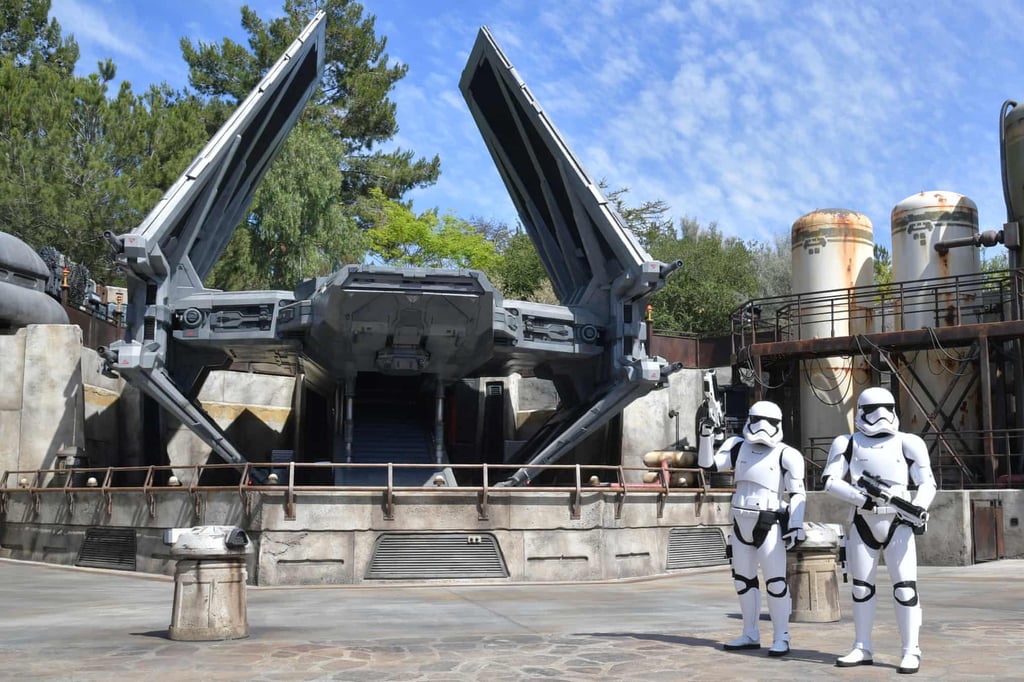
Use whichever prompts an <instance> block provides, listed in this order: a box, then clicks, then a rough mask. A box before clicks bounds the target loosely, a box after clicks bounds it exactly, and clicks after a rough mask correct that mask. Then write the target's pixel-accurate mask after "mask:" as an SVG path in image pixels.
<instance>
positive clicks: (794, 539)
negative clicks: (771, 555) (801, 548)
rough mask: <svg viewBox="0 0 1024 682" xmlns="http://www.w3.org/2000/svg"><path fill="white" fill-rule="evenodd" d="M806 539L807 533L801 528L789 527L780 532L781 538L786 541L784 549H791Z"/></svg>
mask: <svg viewBox="0 0 1024 682" xmlns="http://www.w3.org/2000/svg"><path fill="white" fill-rule="evenodd" d="M806 539H807V533H805V532H804V529H803V528H802V527H801V528H790V529H789V530H787V531H786V532H785V533H783V534H782V540H783V541H784V542H785V543H786V549H787V550H790V549H793V548H794V547H795V546H797V545H798V544H800V543H801V542H803V541H804V540H806Z"/></svg>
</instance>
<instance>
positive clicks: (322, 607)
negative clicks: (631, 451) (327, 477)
mask: <svg viewBox="0 0 1024 682" xmlns="http://www.w3.org/2000/svg"><path fill="white" fill-rule="evenodd" d="M880 572H881V573H884V572H885V569H884V568H882V569H881V571H880ZM1022 572H1024V560H1004V561H999V562H992V563H986V564H978V565H974V566H967V567H924V568H922V569H921V571H920V581H919V584H920V589H921V596H922V603H923V606H924V627H923V629H922V633H921V643H922V647H923V649H924V663H923V666H922V669H921V672H920V674H918V675H917V677H916V678H913V679H935V680H938V679H941V680H969V679H1011V678H1019V675H1020V671H1021V670H1024V608H1022V604H1024V581H1022V580H1021V579H1020V576H1021V574H1022ZM878 592H879V594H880V595H886V596H888V595H890V594H891V589H890V583H889V580H888V577H886V576H880V577H879V589H878ZM172 593H173V584H172V582H171V580H170V579H169V578H165V577H162V576H156V577H155V576H144V575H140V574H131V573H123V572H116V571H97V570H88V569H73V568H65V567H56V566H52V565H49V564H37V563H30V562H17V561H11V560H0V609H2V617H0V671H2V672H0V677H3V678H6V679H12V678H15V679H17V678H32V679H76V680H99V679H111V678H119V679H145V678H147V677H151V678H153V679H157V678H158V679H161V680H176V679H182V680H185V679H188V680H200V679H201V680H292V679H294V680H314V679H315V680H319V679H339V680H477V679H486V680H526V679H545V680H584V679H587V680H590V679H608V680H681V679H693V680H755V679H757V680H765V679H788V680H792V679H801V680H803V679H848V680H851V681H852V680H858V681H859V680H875V679H892V678H894V677H895V676H896V671H895V668H896V664H897V663H898V659H899V643H898V635H897V633H896V625H895V620H894V616H893V610H892V608H890V607H889V605H888V604H887V603H885V602H884V601H883V602H882V603H881V604H880V605H879V610H878V619H877V621H876V624H875V641H876V652H875V661H876V664H875V665H874V666H871V667H860V668H849V669H840V668H835V667H834V666H833V661H834V659H835V657H836V656H837V655H841V654H844V653H846V651H847V649H848V647H849V645H850V643H851V641H852V639H853V624H852V619H851V616H850V613H851V611H850V603H851V602H850V594H849V586H848V585H841V594H840V603H841V606H842V609H843V616H842V620H841V621H840V622H837V623H825V624H817V623H794V624H792V625H791V627H790V631H791V633H792V635H793V651H792V653H791V654H790V655H789V656H787V657H785V658H781V659H775V658H768V657H767V656H766V655H765V651H766V650H765V649H762V650H761V651H760V652H741V653H726V652H724V651H722V650H721V642H722V641H724V640H726V639H729V638H732V637H734V636H736V635H737V634H738V632H739V629H740V622H739V613H738V608H737V603H736V598H735V594H734V593H733V590H732V581H731V579H730V578H729V573H728V571H727V569H725V568H716V569H691V570H689V571H685V572H682V573H678V574H676V575H672V576H669V577H663V578H658V579H653V580H645V581H636V582H610V583H609V582H605V583H587V584H582V583H575V584H545V585H500V586H483V585H476V586H455V585H444V586H430V587H396V588H387V587H380V586H373V587H368V586H346V587H324V588H315V587H302V588H287V587H281V588H259V587H250V588H249V590H248V606H249V624H250V632H251V634H250V637H249V638H248V639H245V640H235V641H225V642H207V643H190V642H173V641H171V640H169V639H168V638H167V626H168V624H169V622H170V616H171V598H172ZM765 617H766V616H765ZM762 626H763V629H762V636H763V637H765V638H766V639H767V637H768V633H769V632H770V624H769V623H768V622H767V620H765V621H764V622H763V624H762Z"/></svg>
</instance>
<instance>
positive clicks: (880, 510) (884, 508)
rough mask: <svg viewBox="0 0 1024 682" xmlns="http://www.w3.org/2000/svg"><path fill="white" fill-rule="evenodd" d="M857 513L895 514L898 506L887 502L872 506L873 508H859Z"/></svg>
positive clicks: (863, 514) (862, 514) (864, 514)
mask: <svg viewBox="0 0 1024 682" xmlns="http://www.w3.org/2000/svg"><path fill="white" fill-rule="evenodd" d="M857 513H858V514H860V515H861V516H867V515H868V514H895V513H896V507H891V506H889V505H887V504H885V505H881V506H876V507H872V508H871V509H858V510H857Z"/></svg>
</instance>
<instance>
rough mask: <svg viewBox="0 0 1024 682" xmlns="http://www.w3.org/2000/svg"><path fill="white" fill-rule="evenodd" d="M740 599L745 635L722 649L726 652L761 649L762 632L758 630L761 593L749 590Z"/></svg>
mask: <svg viewBox="0 0 1024 682" xmlns="http://www.w3.org/2000/svg"><path fill="white" fill-rule="evenodd" d="M739 598H740V611H741V612H742V614H743V634H742V635H740V636H739V637H737V638H736V639H734V640H732V641H731V642H726V643H725V644H724V645H723V646H722V648H723V649H725V650H726V651H737V650H739V649H760V648H761V631H760V630H759V628H758V619H759V618H760V617H761V591H760V590H757V589H751V590H747V591H746V592H744V593H743V594H741V595H739Z"/></svg>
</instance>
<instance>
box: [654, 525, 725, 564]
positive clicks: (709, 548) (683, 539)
mask: <svg viewBox="0 0 1024 682" xmlns="http://www.w3.org/2000/svg"><path fill="white" fill-rule="evenodd" d="M728 563H729V558H728V556H726V553H725V534H724V533H722V529H721V528H673V529H672V530H671V531H669V534H668V561H667V565H666V569H667V570H672V569H674V568H694V567H696V566H720V565H722V564H728Z"/></svg>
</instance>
